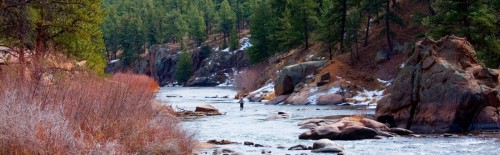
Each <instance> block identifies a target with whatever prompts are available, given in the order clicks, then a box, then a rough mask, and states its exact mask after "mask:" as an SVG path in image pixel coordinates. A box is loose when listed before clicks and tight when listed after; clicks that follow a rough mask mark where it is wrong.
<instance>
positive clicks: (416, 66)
mask: <svg viewBox="0 0 500 155" xmlns="http://www.w3.org/2000/svg"><path fill="white" fill-rule="evenodd" d="M404 66H405V67H404V68H403V69H402V70H401V71H400V72H399V75H398V77H397V78H396V80H395V82H394V85H393V87H392V88H391V89H392V93H391V94H389V95H387V96H386V97H384V98H383V99H382V100H380V101H379V103H378V106H377V111H376V117H377V118H378V120H379V121H382V122H387V123H390V124H391V125H393V126H398V127H403V128H407V129H410V130H412V131H416V132H422V133H430V132H463V131H468V130H470V129H471V128H472V127H473V126H474V122H476V124H480V126H487V127H488V128H491V127H492V128H498V122H496V120H498V118H499V117H498V112H496V113H495V112H494V111H495V110H493V112H492V113H491V114H490V115H489V116H488V117H489V118H486V119H485V118H483V115H484V113H487V112H488V111H491V110H489V109H497V108H500V93H499V92H500V91H499V89H498V88H499V86H500V82H499V75H498V73H496V71H495V70H492V69H488V68H485V67H483V66H482V65H480V64H479V63H478V60H477V58H476V53H475V51H474V49H473V48H472V46H471V45H470V43H469V42H467V41H466V40H465V39H464V38H457V37H445V38H443V39H441V40H439V41H432V40H430V39H424V40H422V41H420V42H418V43H417V44H416V50H415V53H413V55H412V56H411V57H410V58H409V59H408V60H407V61H406V63H405V65H404ZM490 118H491V120H495V121H491V122H482V121H481V120H490ZM478 119H481V120H478ZM478 121H479V122H478ZM488 123H489V124H491V125H488ZM476 126H477V125H476Z"/></svg>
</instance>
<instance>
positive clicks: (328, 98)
mask: <svg viewBox="0 0 500 155" xmlns="http://www.w3.org/2000/svg"><path fill="white" fill-rule="evenodd" d="M343 102H344V97H342V95H339V94H326V95H321V96H319V97H318V99H317V101H316V104H317V105H337V104H341V103H343Z"/></svg>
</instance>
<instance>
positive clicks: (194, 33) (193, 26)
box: [188, 7, 207, 46]
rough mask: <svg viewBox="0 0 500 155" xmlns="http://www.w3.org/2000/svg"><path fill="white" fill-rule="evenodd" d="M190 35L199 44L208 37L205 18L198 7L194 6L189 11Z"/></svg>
mask: <svg viewBox="0 0 500 155" xmlns="http://www.w3.org/2000/svg"><path fill="white" fill-rule="evenodd" d="M189 14H190V15H191V16H189V20H188V22H189V35H190V36H191V37H193V39H194V40H195V41H196V42H197V44H198V46H199V45H201V43H202V42H203V41H204V40H205V39H206V38H207V33H206V29H207V27H206V25H205V18H203V15H202V14H201V12H200V10H198V8H197V7H193V8H192V9H191V10H190V13H189Z"/></svg>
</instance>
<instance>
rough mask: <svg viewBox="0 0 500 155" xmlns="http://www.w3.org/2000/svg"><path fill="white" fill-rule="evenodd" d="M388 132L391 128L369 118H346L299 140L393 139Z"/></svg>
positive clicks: (316, 128) (315, 130)
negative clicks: (382, 137)
mask: <svg viewBox="0 0 500 155" xmlns="http://www.w3.org/2000/svg"><path fill="white" fill-rule="evenodd" d="M302 123H306V122H302ZM307 124H309V123H307ZM307 124H305V125H307ZM388 132H390V129H389V127H387V126H386V125H385V124H382V123H380V122H377V121H374V120H371V119H368V118H357V117H345V118H342V119H339V120H337V121H336V122H335V123H332V124H328V123H325V125H321V126H318V127H315V128H312V129H311V130H309V131H306V132H304V133H302V134H301V135H299V139H313V140H317V139H323V138H326V139H332V140H361V139H373V138H376V137H377V136H386V137H391V136H392V135H391V134H389V133H388Z"/></svg>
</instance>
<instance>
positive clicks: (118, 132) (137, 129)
mask: <svg viewBox="0 0 500 155" xmlns="http://www.w3.org/2000/svg"><path fill="white" fill-rule="evenodd" d="M57 77H58V78H57V79H55V78H54V79H52V82H50V83H46V82H39V81H37V80H31V79H29V78H24V77H20V76H19V74H17V73H16V72H15V71H5V70H4V71H2V73H1V75H0V83H1V85H0V154H179V155H183V154H191V151H192V147H193V146H194V140H193V138H192V136H191V134H189V133H187V132H186V131H184V130H183V129H182V128H181V127H180V126H179V121H178V120H177V119H176V118H175V117H172V115H171V114H169V112H168V111H165V110H162V109H160V108H155V107H158V106H153V101H154V93H155V91H156V90H157V89H158V87H157V84H156V82H155V81H154V80H152V79H151V78H149V77H147V76H142V75H130V74H117V75H114V76H113V77H112V78H103V77H97V76H93V75H90V74H85V73H80V74H77V75H58V76H57ZM153 83H154V84H153Z"/></svg>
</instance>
